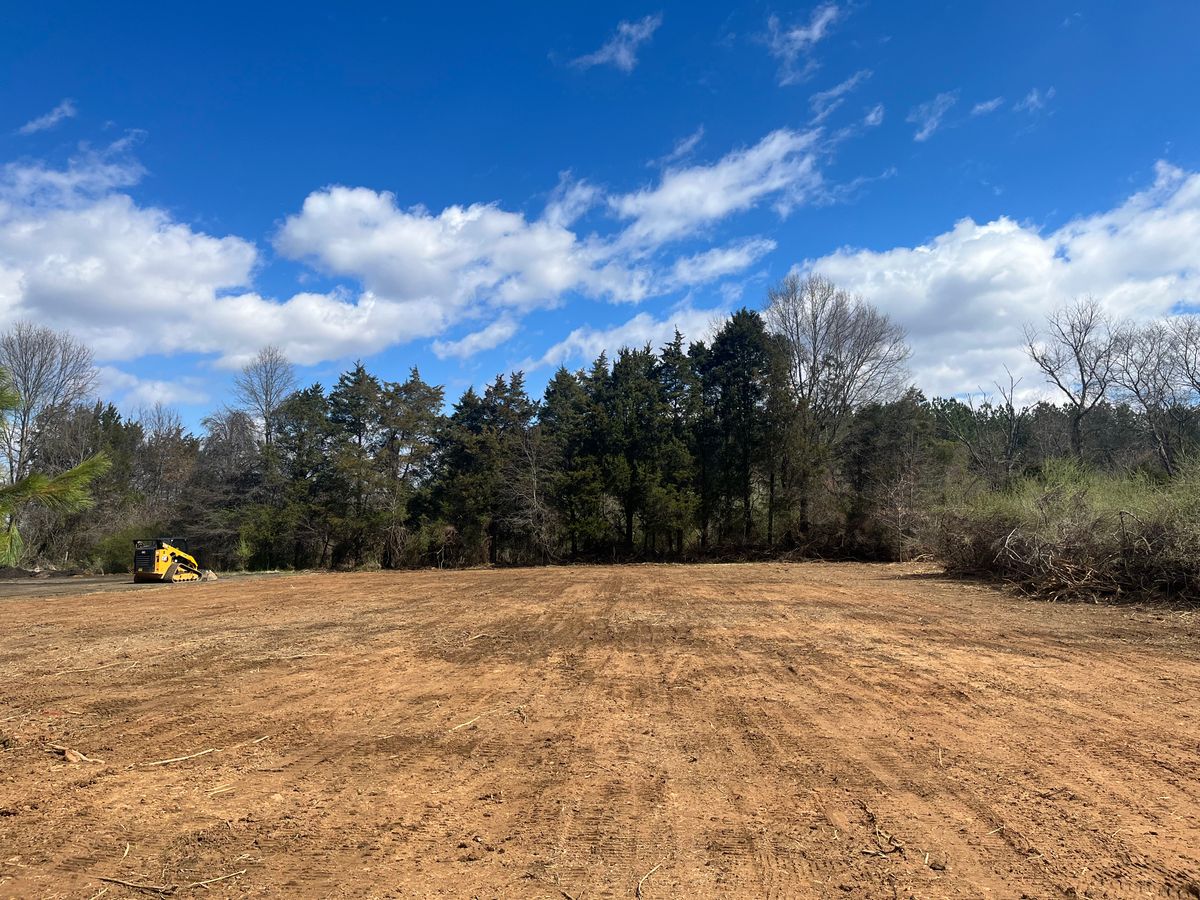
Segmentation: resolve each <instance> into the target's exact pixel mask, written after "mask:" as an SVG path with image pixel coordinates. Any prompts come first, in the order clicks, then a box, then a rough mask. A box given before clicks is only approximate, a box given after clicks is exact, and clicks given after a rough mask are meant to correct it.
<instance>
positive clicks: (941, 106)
mask: <svg viewBox="0 0 1200 900" xmlns="http://www.w3.org/2000/svg"><path fill="white" fill-rule="evenodd" d="M957 102H958V92H957V91H947V92H946V93H944V94H938V95H937V96H936V97H934V98H933V99H932V100H929V101H928V102H926V103H922V104H921V105H920V106H916V107H914V108H913V109H912V111H911V112H910V113H909V114H908V119H907V120H906V121H908V122H912V123H913V124H914V125H916V126H917V131H916V134H914V135H913V140H914V141H927V140H929V138H930V137H932V135H933V133H934V132H935V131H937V130H938V129H939V128H940V127H941V125H942V119H943V118H945V116H946V113H948V112H950V108H951V107H952V106H954V104H955V103H957Z"/></svg>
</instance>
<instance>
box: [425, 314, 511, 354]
mask: <svg viewBox="0 0 1200 900" xmlns="http://www.w3.org/2000/svg"><path fill="white" fill-rule="evenodd" d="M517 327H518V326H517V323H516V321H515V320H513V319H510V318H507V317H506V318H503V319H497V320H496V321H495V322H493V323H492V324H491V325H489V326H487V327H486V328H483V329H481V330H480V331H475V332H472V333H471V334H468V335H467V336H466V337H463V338H460V339H459V340H457V341H434V342H433V352H434V353H436V354H437V357H438V359H449V358H450V357H455V358H457V359H467V358H468V357H471V356H474V355H475V354H476V353H480V352H481V351H483V350H491V349H492V348H493V347H499V346H500V345H501V344H503V343H504V342H505V341H507V340H508V339H509V338H511V337H512V336H513V335H514V334H516V333H517Z"/></svg>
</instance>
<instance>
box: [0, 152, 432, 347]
mask: <svg viewBox="0 0 1200 900" xmlns="http://www.w3.org/2000/svg"><path fill="white" fill-rule="evenodd" d="M117 150H118V151H119V150H120V147H118V148H117ZM111 151H113V148H110V152H106V153H98V154H89V155H85V156H82V157H80V158H78V159H76V160H73V161H72V162H71V163H70V164H69V165H68V166H67V167H65V168H64V169H61V170H57V169H51V168H48V167H45V166H42V165H40V164H34V165H11V164H10V165H8V166H6V167H4V169H3V170H0V324H7V323H10V322H12V321H14V320H16V319H20V318H31V319H35V320H38V321H48V322H53V323H54V324H55V325H56V327H62V328H67V329H70V330H71V331H73V332H75V333H76V334H77V335H78V336H79V337H80V338H81V339H83V340H84V341H85V342H86V343H88V344H89V345H90V346H91V347H92V348H93V349H94V350H95V352H96V354H97V356H98V357H99V358H100V359H104V360H120V359H131V358H135V357H139V356H144V355H147V354H171V353H177V352H198V353H213V354H218V356H219V359H220V361H221V362H223V363H224V364H226V365H238V364H240V363H241V362H243V361H245V360H246V359H248V358H249V357H250V356H251V355H253V353H254V352H255V351H256V350H257V349H258V348H259V347H260V346H262V345H263V344H266V343H276V344H278V345H279V346H280V347H282V348H283V349H284V350H285V351H286V352H287V353H288V354H289V356H291V358H292V359H293V360H295V361H296V362H302V363H308V362H316V361H318V360H321V359H330V358H335V357H337V356H340V355H343V354H346V353H365V352H371V351H372V350H378V349H382V347H383V346H386V345H387V344H389V343H392V342H394V341H396V340H398V339H400V337H402V336H404V335H410V336H411V335H414V334H416V335H418V336H426V335H428V334H430V333H431V332H428V331H426V329H427V328H428V327H429V325H428V320H427V319H425V318H423V317H421V316H420V315H419V314H418V312H417V311H416V310H404V309H394V308H382V307H381V306H380V305H379V304H377V303H376V302H375V301H374V299H373V298H372V297H371V296H370V295H369V294H364V295H363V296H362V297H359V298H358V299H357V300H352V299H350V298H349V297H348V296H346V295H343V294H341V293H338V292H333V293H330V294H297V295H295V296H293V297H290V298H288V299H287V300H286V301H283V302H278V301H275V300H270V299H267V298H265V297H262V296H260V295H258V294H257V293H255V292H254V291H253V290H251V289H250V285H251V281H252V277H253V273H254V270H255V268H256V266H257V265H258V263H259V253H258V249H257V248H256V247H255V245H254V244H253V243H251V242H249V241H246V240H244V239H242V238H240V237H236V236H233V235H229V236H224V237H217V236H213V235H209V234H205V233H203V232H200V231H196V230H194V229H193V228H191V227H190V226H188V225H186V224H182V223H179V222H176V221H175V220H174V219H173V218H172V217H171V216H170V214H169V213H167V212H165V211H164V210H161V209H156V208H154V207H143V206H139V205H138V204H137V203H136V202H134V200H133V199H132V198H131V197H130V196H129V195H128V194H125V193H122V192H121V191H120V190H118V188H120V187H124V186H127V185H129V184H131V183H133V182H135V181H136V180H137V178H138V177H140V173H141V168H140V167H139V166H138V165H137V164H136V163H133V162H129V161H123V160H122V159H120V158H119V156H114V152H111Z"/></svg>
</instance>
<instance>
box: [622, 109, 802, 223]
mask: <svg viewBox="0 0 1200 900" xmlns="http://www.w3.org/2000/svg"><path fill="white" fill-rule="evenodd" d="M817 137H818V133H817V132H815V131H808V132H797V131H792V130H790V129H787V128H781V129H779V130H778V131H773V132H771V133H770V134H768V135H767V136H766V137H765V138H763V139H762V140H761V141H759V142H758V143H757V144H755V145H754V146H753V147H748V148H746V149H744V150H736V151H734V152H732V153H729V154H728V155H726V156H725V157H723V158H722V159H720V160H719V161H717V162H716V163H713V164H712V165H709V166H701V165H697V166H690V167H687V168H680V169H668V170H667V171H666V172H665V173H664V174H663V176H662V179H661V180H660V182H659V183H658V184H657V185H655V186H654V187H649V188H643V189H642V190H639V191H634V192H632V193H628V194H622V195H619V196H615V197H611V198H610V199H609V204H610V205H611V206H612V208H613V210H614V211H615V212H616V213H617V215H618V216H620V217H621V218H623V219H630V220H632V221H631V222H630V225H629V227H628V228H627V229H626V232H625V234H624V235H623V236H622V238H621V243H622V244H623V245H625V246H631V245H660V244H663V243H665V242H667V241H672V240H676V239H678V238H681V237H685V236H687V235H690V234H694V233H695V232H696V231H698V230H700V229H702V228H704V227H705V226H707V225H710V224H712V223H713V222H716V221H718V220H720V219H724V218H725V217H726V216H729V215H731V214H733V213H736V212H742V211H744V210H747V209H750V208H751V207H754V206H756V205H758V204H759V203H760V202H762V201H763V200H765V199H767V198H769V197H775V198H776V204H775V205H776V207H777V208H778V209H779V210H780V211H781V212H786V211H787V210H789V209H790V208H791V207H793V206H795V205H798V204H799V203H802V202H804V201H805V200H808V199H811V198H812V197H813V196H814V195H815V194H817V193H818V192H819V191H820V189H821V186H822V183H823V182H822V178H821V172H820V169H819V168H818V165H817V148H816V143H817Z"/></svg>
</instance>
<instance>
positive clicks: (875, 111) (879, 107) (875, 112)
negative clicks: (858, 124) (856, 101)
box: [863, 103, 883, 128]
mask: <svg viewBox="0 0 1200 900" xmlns="http://www.w3.org/2000/svg"><path fill="white" fill-rule="evenodd" d="M863 124H864V125H866V126H867V127H868V128H874V127H875V126H877V125H882V124H883V104H882V103H876V104H875V105H874V106H872V107H871V108H870V109H869V110H867V114H866V115H865V116H863Z"/></svg>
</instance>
